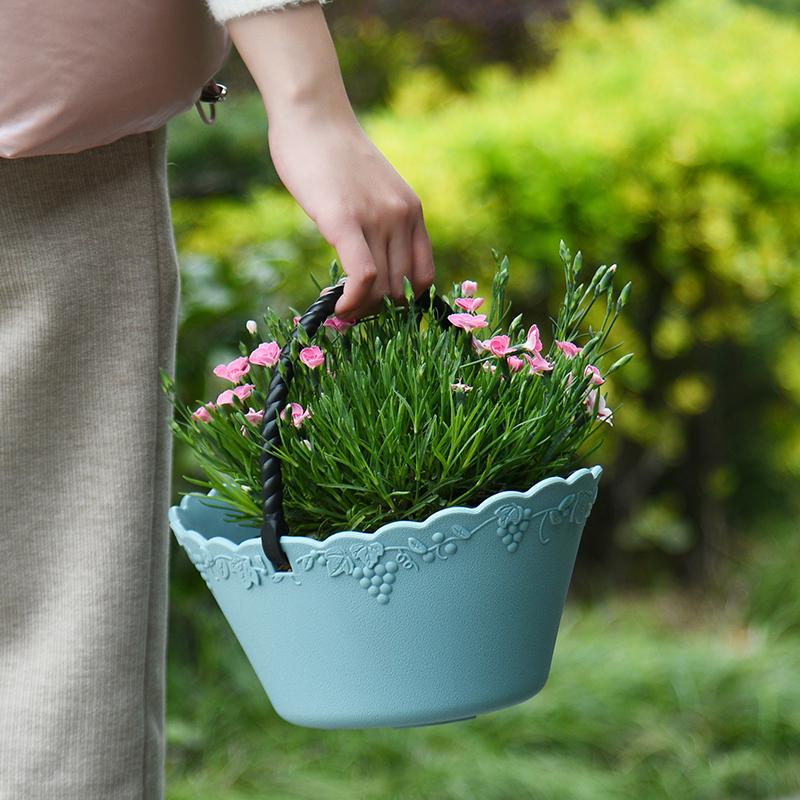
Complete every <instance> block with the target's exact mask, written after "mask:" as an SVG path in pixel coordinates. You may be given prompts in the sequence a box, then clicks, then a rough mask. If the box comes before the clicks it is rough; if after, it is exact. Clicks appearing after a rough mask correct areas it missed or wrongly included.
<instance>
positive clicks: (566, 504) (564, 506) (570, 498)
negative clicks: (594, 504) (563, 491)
mask: <svg viewBox="0 0 800 800" xmlns="http://www.w3.org/2000/svg"><path fill="white" fill-rule="evenodd" d="M574 502H575V495H574V494H568V495H567V496H566V497H565V498H564V499H563V500H562V501H561V502H560V503H559V504H558V510H559V511H561V512H562V513H564V512H565V511H567V510H568V509H569V508H570V506H572V504H573V503H574Z"/></svg>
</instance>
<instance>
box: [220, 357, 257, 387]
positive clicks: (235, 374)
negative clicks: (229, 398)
mask: <svg viewBox="0 0 800 800" xmlns="http://www.w3.org/2000/svg"><path fill="white" fill-rule="evenodd" d="M248 372H250V362H249V361H248V360H247V356H242V357H241V358H235V359H234V360H233V361H231V363H230V364H228V365H227V366H226V365H225V364H220V365H219V366H218V367H214V374H215V375H217V376H219V377H220V378H225V380H228V381H230V382H231V383H239V381H240V380H241V379H242V376H243V375H247V373H248Z"/></svg>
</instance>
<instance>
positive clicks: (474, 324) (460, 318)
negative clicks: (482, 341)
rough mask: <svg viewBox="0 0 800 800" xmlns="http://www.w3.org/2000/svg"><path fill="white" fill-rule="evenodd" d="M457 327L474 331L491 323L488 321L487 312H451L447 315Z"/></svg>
mask: <svg viewBox="0 0 800 800" xmlns="http://www.w3.org/2000/svg"><path fill="white" fill-rule="evenodd" d="M447 319H448V320H450V322H451V323H452V324H453V325H455V326H456V328H463V329H464V330H465V331H474V330H475V329H476V328H487V327H488V326H489V323H488V322H487V321H486V314H466V313H464V312H462V313H460V314H450V315H449V316H448V317H447Z"/></svg>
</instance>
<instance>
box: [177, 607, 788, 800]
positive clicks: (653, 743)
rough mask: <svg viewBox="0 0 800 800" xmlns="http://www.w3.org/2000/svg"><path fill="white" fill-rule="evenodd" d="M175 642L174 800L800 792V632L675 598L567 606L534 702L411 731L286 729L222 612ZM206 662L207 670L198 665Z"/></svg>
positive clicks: (684, 797) (703, 796)
mask: <svg viewBox="0 0 800 800" xmlns="http://www.w3.org/2000/svg"><path fill="white" fill-rule="evenodd" d="M193 613H194V615H195V619H194V621H193V623H192V624H193V625H194V626H195V627H198V626H199V627H200V628H201V629H202V630H203V633H202V641H201V642H196V643H195V644H194V645H193V646H192V647H190V646H189V643H188V639H191V637H190V636H188V635H184V632H182V631H177V632H176V631H173V639H175V638H177V639H178V640H179V641H177V642H175V644H174V645H173V651H176V652H179V653H180V654H181V655H180V656H179V657H176V656H172V657H171V658H170V698H169V723H168V737H169V763H168V791H167V798H168V800H184V799H185V800H188V799H189V798H203V800H239V799H240V798H241V799H244V798H270V800H289V799H290V798H291V800H316V799H317V798H319V800H338V799H339V798H342V799H343V800H362V799H364V800H366V799H369V800H372V799H373V798H379V799H380V800H384V799H386V800H401V799H402V800H472V799H473V798H474V800H520V799H521V798H537V800H539V799H540V800H562V799H563V800H583V799H584V798H585V800H605V799H606V798H608V800H621V799H622V798H631V800H634V799H635V800H658V798H669V800H692V799H693V798H697V800H716V799H719V800H722V799H723V798H724V799H725V800H733V799H734V798H776V797H780V796H782V795H786V794H789V793H791V792H797V791H798V790H800V634H798V632H797V631H796V630H794V632H792V630H791V629H789V630H778V629H777V628H776V627H772V628H771V627H770V626H769V625H768V624H761V625H758V626H754V625H747V624H745V623H743V622H742V616H741V614H739V613H738V612H735V611H728V612H725V611H722V610H719V604H717V605H716V606H714V607H706V606H705V605H704V604H703V603H700V602H692V601H688V600H687V599H685V598H683V597H681V596H678V595H676V594H670V593H662V594H658V595H656V596H654V597H650V598H634V597H627V598H622V597H620V598H617V599H614V600H610V601H606V602H604V603H602V604H600V605H598V606H595V607H593V608H591V609H585V608H580V607H577V606H575V605H571V606H569V607H568V609H567V612H566V613H565V616H564V620H563V623H562V628H561V633H560V635H559V640H558V644H557V646H556V652H555V657H554V661H553V668H552V672H551V676H550V680H549V682H548V684H547V686H546V687H545V688H544V690H543V691H542V692H541V694H539V695H538V696H537V697H534V698H533V699H532V700H529V701H528V702H527V703H524V704H522V705H519V706H516V707H514V708H510V709H506V710H505V711H501V712H497V713H495V714H489V715H486V716H484V717H480V718H478V719H476V720H473V721H470V722H462V723H456V724H451V725H444V726H438V727H431V728H420V729H412V730H401V731H394V730H375V731H316V730H309V729H303V728H298V727H295V726H293V725H290V724H288V723H286V722H283V721H282V720H281V719H280V718H278V717H277V716H276V715H275V714H274V712H273V711H272V709H271V707H270V705H269V702H268V701H267V699H266V696H265V695H264V693H263V690H262V689H261V688H260V685H259V684H258V682H257V679H256V678H255V676H254V674H253V672H252V671H251V669H250V667H249V665H248V664H247V662H246V661H245V659H244V656H243V655H242V654H241V651H240V650H239V648H238V645H237V644H236V642H235V641H234V640H233V638H232V634H231V633H230V630H229V629H228V628H227V624H226V623H225V622H224V620H221V618H220V615H219V614H218V612H216V609H215V608H214V607H213V606H212V605H211V604H210V603H205V602H202V603H200V604H199V605H198V604H195V606H194V612H193ZM190 651H191V652H193V653H194V656H193V657H192V658H189V657H187V653H188V652H190Z"/></svg>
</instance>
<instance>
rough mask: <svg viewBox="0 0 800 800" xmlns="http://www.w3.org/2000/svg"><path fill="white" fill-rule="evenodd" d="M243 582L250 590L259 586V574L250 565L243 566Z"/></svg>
mask: <svg viewBox="0 0 800 800" xmlns="http://www.w3.org/2000/svg"><path fill="white" fill-rule="evenodd" d="M242 580H243V581H244V585H245V586H246V587H247V588H248V589H249V588H250V587H251V586H257V585H258V583H259V579H258V573H257V572H256V571H255V570H254V569H253V568H252V567H251V566H250V564H242Z"/></svg>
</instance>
